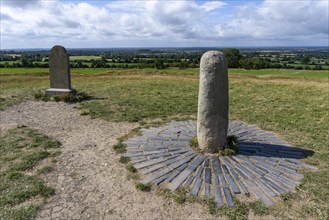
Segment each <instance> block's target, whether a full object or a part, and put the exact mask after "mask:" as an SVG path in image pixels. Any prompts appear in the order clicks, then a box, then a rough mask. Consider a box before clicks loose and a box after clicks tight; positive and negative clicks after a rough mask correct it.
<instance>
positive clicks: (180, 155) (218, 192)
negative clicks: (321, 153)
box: [123, 121, 317, 207]
mask: <svg viewBox="0 0 329 220" xmlns="http://www.w3.org/2000/svg"><path fill="white" fill-rule="evenodd" d="M142 132H143V134H142V135H141V136H138V137H133V138H130V139H128V140H126V141H124V142H123V143H124V144H126V145H127V153H126V155H125V156H127V157H130V158H131V163H132V165H133V166H134V167H135V168H136V169H137V170H138V171H139V173H140V174H141V176H142V178H141V183H143V184H147V183H154V184H156V185H161V186H162V187H167V188H169V189H170V190H176V189H177V188H178V187H179V186H186V187H189V189H190V194H191V195H193V196H197V195H199V196H205V197H206V198H210V197H213V198H214V199H215V201H216V202H217V204H218V205H219V206H223V205H224V204H227V206H228V207H234V206H235V205H234V200H233V195H237V194H240V195H241V196H242V197H249V196H250V195H253V196H256V198H257V199H259V200H261V201H262V202H263V203H264V204H265V205H266V206H271V205H274V203H275V197H277V196H279V195H280V194H284V193H288V192H294V191H295V188H296V187H297V186H298V185H299V183H300V181H301V180H302V179H303V175H302V174H300V173H298V171H299V169H301V168H308V169H312V170H316V169H317V168H316V167H313V166H310V165H307V164H305V163H304V162H302V161H301V159H303V158H305V157H306V156H307V151H306V150H305V149H303V148H298V147H294V146H291V145H290V144H288V143H287V142H285V141H283V140H281V139H280V138H279V137H278V136H277V135H275V134H274V133H271V132H266V131H263V130H261V129H260V128H258V127H256V126H252V125H248V124H246V123H242V122H239V121H233V122H231V123H230V124H229V128H228V135H234V136H236V137H237V141H238V145H239V151H238V153H237V154H236V155H234V156H206V155H203V154H201V153H198V152H195V151H194V150H193V149H192V148H191V147H190V146H189V141H190V140H191V138H192V137H194V136H196V123H195V122H194V121H179V122H177V121H172V122H171V123H168V124H166V125H164V126H161V127H158V128H149V129H143V130H142Z"/></svg>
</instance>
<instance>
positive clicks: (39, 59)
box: [0, 48, 322, 70]
mask: <svg viewBox="0 0 329 220" xmlns="http://www.w3.org/2000/svg"><path fill="white" fill-rule="evenodd" d="M205 51H206V50H195V51H192V52H185V51H183V52H181V51H176V52H168V51H152V50H138V51H114V52H113V51H112V52H111V51H102V52H101V53H102V54H98V55H100V59H91V60H83V59H80V60H72V61H71V62H70V65H71V67H72V68H89V67H91V68H141V69H142V68H156V69H165V68H173V67H174V68H180V69H186V68H198V67H199V63H200V58H201V56H202V54H203V53H204V52H205ZM222 51H223V53H224V54H225V56H226V58H227V61H228V67H229V68H244V69H268V68H292V69H316V70H321V69H322V65H315V64H314V63H310V58H309V57H308V56H303V55H301V56H298V57H295V58H284V59H286V60H284V61H285V62H273V61H272V60H271V59H270V58H269V57H266V56H264V57H258V55H259V54H258V53H255V52H250V53H245V52H244V53H241V52H240V50H238V49H236V48H225V49H223V50H222ZM13 52H14V51H13ZM95 53H96V52H95ZM48 55H49V54H47V53H46V52H42V53H36V52H33V53H31V54H28V53H26V54H24V53H23V54H21V55H20V56H15V57H11V56H5V55H4V54H3V53H1V54H0V58H1V62H0V68H14V67H26V68H32V67H38V68H48V67H49V65H48ZM74 55H76V54H74ZM292 59H298V60H299V61H300V63H301V65H297V64H294V60H292Z"/></svg>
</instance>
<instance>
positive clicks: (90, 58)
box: [70, 56, 101, 61]
mask: <svg viewBox="0 0 329 220" xmlns="http://www.w3.org/2000/svg"><path fill="white" fill-rule="evenodd" d="M93 59H94V60H99V59H101V57H100V56H70V60H71V61H73V60H93Z"/></svg>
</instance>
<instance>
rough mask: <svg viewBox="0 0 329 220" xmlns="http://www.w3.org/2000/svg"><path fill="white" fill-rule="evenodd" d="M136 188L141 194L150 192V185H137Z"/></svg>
mask: <svg viewBox="0 0 329 220" xmlns="http://www.w3.org/2000/svg"><path fill="white" fill-rule="evenodd" d="M136 188H137V189H138V190H140V191H143V192H150V191H151V184H143V183H137V184H136Z"/></svg>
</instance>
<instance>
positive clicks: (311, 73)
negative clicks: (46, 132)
mask: <svg viewBox="0 0 329 220" xmlns="http://www.w3.org/2000/svg"><path fill="white" fill-rule="evenodd" d="M0 74H1V75H12V74H14V75H48V74H49V69H48V68H0ZM71 74H72V75H76V74H78V75H120V74H125V75H127V74H144V75H145V74H159V75H163V74H165V75H198V74H199V69H198V68H188V69H178V68H169V69H163V70H157V69H153V68H147V69H111V68H71ZM229 74H246V75H259V76H265V75H268V76H280V77H290V76H301V77H317V78H329V70H292V69H263V70H245V69H229ZM1 75H0V76H1Z"/></svg>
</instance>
